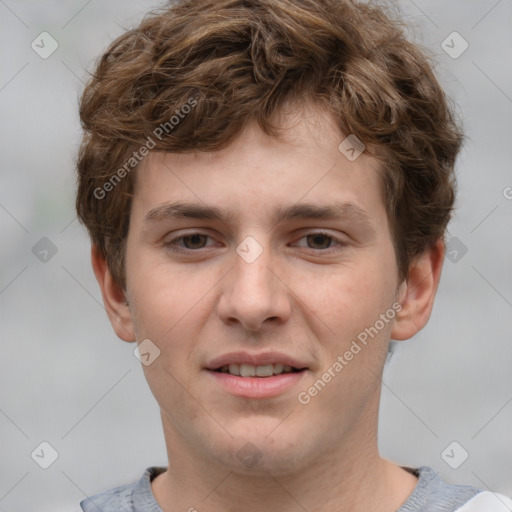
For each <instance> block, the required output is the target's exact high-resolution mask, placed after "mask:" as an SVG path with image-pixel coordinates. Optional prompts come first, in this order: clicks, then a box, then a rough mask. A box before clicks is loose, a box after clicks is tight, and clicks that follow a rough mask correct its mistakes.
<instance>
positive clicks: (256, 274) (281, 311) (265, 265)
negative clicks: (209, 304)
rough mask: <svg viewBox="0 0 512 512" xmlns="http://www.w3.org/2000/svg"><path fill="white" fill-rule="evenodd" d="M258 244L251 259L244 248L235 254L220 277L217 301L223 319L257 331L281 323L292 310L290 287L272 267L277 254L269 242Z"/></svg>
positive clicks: (227, 322) (228, 322)
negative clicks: (271, 324)
mask: <svg viewBox="0 0 512 512" xmlns="http://www.w3.org/2000/svg"><path fill="white" fill-rule="evenodd" d="M241 245H242V244H241ZM261 248H262V249H263V251H262V252H261V254H259V256H258V257H257V258H256V259H254V260H253V261H252V258H246V257H244V254H243V252H240V253H236V254H235V255H234V258H233V269H232V270H231V272H229V273H228V274H227V276H226V278H225V279H223V280H222V283H223V284H222V286H223V288H222V294H221V297H220V299H219V302H218V314H219V316H220V318H221V319H222V321H223V322H225V323H226V324H229V325H235V324H240V325H241V326H242V327H243V328H244V329H246V330H248V331H258V330H260V329H261V328H263V326H264V325H268V324H270V323H275V324H276V325H277V324H282V323H284V322H286V321H287V320H288V318H289V317H290V312H291V304H290V296H289V290H288V288H287V286H286V284H284V282H283V280H282V279H281V278H280V276H279V272H277V271H276V270H275V269H274V268H273V263H274V264H275V260H276V258H275V257H274V256H272V254H271V252H270V250H269V248H268V244H267V245H265V246H263V245H261ZM240 254H241V255H242V256H241V255H240ZM274 266H275V265H274Z"/></svg>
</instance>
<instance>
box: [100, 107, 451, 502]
mask: <svg viewBox="0 0 512 512" xmlns="http://www.w3.org/2000/svg"><path fill="white" fill-rule="evenodd" d="M279 122H280V125H281V126H282V127H283V128H284V129H285V131H284V132H283V138H282V140H279V141H278V140H275V139H272V138H270V137H268V136H267V135H265V134H264V133H263V132H262V131H261V130H260V128H259V127H258V126H257V125H256V124H255V123H249V124H248V125H247V126H246V128H245V129H244V130H243V131H242V132H241V133H240V134H239V136H238V137H237V139H236V140H234V141H233V142H232V143H231V144H230V145H229V146H228V147H227V148H226V149H223V150H221V151H217V152H213V153H206V152H203V153H187V154H169V153H167V154H163V153H160V154H158V153H154V154H151V155H150V156H149V157H147V158H146V159H145V160H144V162H143V163H142V164H141V167H140V168H139V169H138V170H137V172H138V179H137V184H136V187H135V196H134V199H133V202H132V209H131V214H130V228H129V233H128V238H127V248H126V251H127V252H126V275H127V285H126V290H122V289H121V288H120V287H119V286H118V285H117V284H116V283H115V281H114V280H113V278H112V276H111V274H110V272H109V269H108V267H107V265H106V263H105V260H104V259H103V258H102V257H101V255H100V254H99V252H98V251H97V250H96V248H95V247H93V248H92V264H93V268H94V272H95V275H96V278H97V280H98V283H99V285H100V287H101V291H102V295H103V300H104V303H105V307H106V311H107V313H108V315H109V318H110V320H111V323H112V326H113V328H114V330H115V332H116V334H117V335H118V336H119V337H120V338H121V339H123V340H124V341H127V342H133V341H135V340H136V341H137V342H139V343H140V342H141V341H142V340H144V339H146V338H149V339H150V340H152V342H153V343H154V344H155V345H157V346H158V347H159V349H160V351H161V353H160V356H159V357H158V358H156V359H155V360H154V362H152V364H150V365H148V366H143V370H144V372H145V376H146V378H147V381H148V384H149V386H150V388H151V391H152V392H153V394H154V396H155V398H156V400H157V402H158V404H159V406H160V409H161V417H162V424H163V429H164V435H165V440H166V445H167V451H168V458H169V467H168V470H167V471H166V472H165V473H163V474H161V475H159V476H158V477H157V478H156V479H154V480H153V481H152V490H153V494H154V495H155V498H156V500H157V501H158V503H159V505H160V507H161V508H162V510H164V511H165V512H171V511H177V510H189V509H191V508H192V507H195V508H196V509H197V510H208V511H211V512H216V511H219V512H220V511H223V512H225V511H235V510H240V509H241V508H242V507H243V509H244V510H245V511H246V512H252V511H261V510H281V511H285V512H288V511H290V512H291V511H299V510H300V511H303V510H308V511H310V512H314V511H324V512H325V511H335V510H336V511H352V512H354V511H356V512H357V511H363V510H364V511H366V510H371V509H374V510H377V509H378V510H380V511H383V512H386V511H389V512H391V511H395V510H397V509H398V508H399V507H400V506H401V504H403V502H404V501H406V499H407V497H408V496H409V494H410V493H411V492H412V491H413V489H414V486H415V485H416V482H417V479H416V477H415V476H413V475H412V474H411V473H409V472H407V471H405V470H404V469H402V468H400V467H398V466H397V465H395V464H393V463H392V462H390V461H387V460H384V459H382V458H381V457H380V455H379V453H378V446H377V418H378V409H379V400H380V390H381V380H380V378H381V375H382V371H383V366H384V361H385V357H386V353H387V348H388V343H389V340H390V338H393V339H396V340H402V339H407V338H410V337H411V336H413V335H414V334H415V333H416V332H418V331H419V330H420V329H421V328H422V327H423V326H424V325H425V324H426V322H427V320H428V318H429V316H430V313H431V310H432V305H433V301H434V297H435V293H436V290H437V286H438V282H439V278H440V275H441V268H442V262H443V258H444V245H443V243H442V242H441V241H438V242H437V243H436V244H435V245H434V246H432V247H431V248H429V249H428V250H426V251H425V252H424V253H423V254H422V255H420V256H419V257H418V258H417V259H416V260H415V261H414V262H413V263H412V264H411V267H410V271H409V275H408V277H407V279H406V280H405V281H403V282H402V283H400V282H399V280H398V271H397V264H396V257H395V253H394V249H393V244H392V239H391V234H390V229H389V222H388V219H387V216H386V211H385V206H384V201H383V197H382V193H381V186H380V178H379V175H378V164H377V162H376V161H375V160H374V159H373V158H372V157H370V156H369V155H368V154H367V153H363V154H362V155H361V156H360V157H359V158H357V159H356V160H355V161H353V162H350V161H349V160H348V159H347V158H346V157H345V156H344V155H343V154H342V153H341V152H340V151H339V150H338V145H339V144H340V142H341V141H342V140H343V139H344V138H345V135H343V134H341V133H340V131H339V129H338V128H337V127H336V125H335V124H334V121H333V120H332V119H330V118H329V117H328V116H326V115H325V114H322V115H320V112H319V111H318V109H317V110H314V109H313V108H311V109H308V110H300V111H299V110H298V109H290V110H289V111H287V112H286V113H285V111H284V110H283V111H282V113H281V114H280V121H279ZM178 200H179V201H183V202H193V203H195V204H200V205H202V206H204V205H208V206H218V207H223V208H227V209H229V210H232V212H233V216H232V218H230V219H225V220H223V221H222V220H208V219H191V218H181V219H174V218H169V219H164V220H160V221H155V222H145V221H144V217H145V215H146V214H147V213H148V212H149V211H150V210H152V209H154V208H155V207H158V206H160V205H162V204H164V203H166V202H172V201H178ZM335 201H342V202H350V203H353V204H355V205H357V206H358V207H359V208H361V209H362V210H364V212H366V214H367V217H368V219H369V223H368V225H367V224H365V223H363V222H361V221H359V220H357V219H355V218H353V217H350V216H349V217H346V216H345V217H343V218H338V219H292V220H284V221H282V222H279V223H276V222H275V219H274V218H273V215H272V213H273V211H274V208H276V207H280V206H288V205H293V204H296V203H306V202H307V203H311V204H315V205H319V206H323V205H327V204H332V203H334V202H335ZM319 232H323V233H325V236H324V237H320V238H315V237H311V236H307V235H312V234H314V233H319ZM193 233H200V234H204V235H206V236H207V237H199V239H198V238H197V237H196V238H193V239H190V238H189V239H180V238H179V237H183V236H186V235H191V234H193ZM247 236H252V237H253V238H254V239H255V240H256V241H257V242H258V243H259V244H260V246H261V248H262V249H263V252H262V253H261V255H260V256H259V257H258V258H257V259H256V260H255V261H254V262H252V263H247V262H246V261H245V260H244V259H242V258H241V257H240V256H239V255H238V254H237V252H236V247H237V246H238V245H239V244H240V243H241V242H242V241H243V240H244V239H245V238H246V237H247ZM329 237H332V238H329ZM172 241H174V246H178V247H181V248H182V250H183V251H185V252H183V253H177V252H173V251H172V250H171V249H170V248H169V246H166V245H165V244H166V243H167V244H168V243H170V242H172ZM338 241H339V242H338ZM340 242H342V245H339V244H340ZM329 244H330V246H329ZM187 248H188V249H187ZM395 302H399V303H400V304H401V305H402V309H401V311H400V312H399V313H397V314H396V316H395V318H394V319H393V320H392V321H390V322H389V323H387V324H386V325H385V327H384V328H383V329H382V330H381V331H379V333H378V335H377V336H375V337H374V338H373V339H372V340H371V341H370V342H369V343H368V344H367V346H365V347H364V348H363V349H362V350H361V351H360V352H359V353H358V354H357V355H356V356H355V357H354V358H353V359H352V360H351V361H350V362H349V363H348V364H347V365H346V366H345V367H344V368H343V370H342V371H341V372H339V373H337V374H336V377H335V378H333V379H332V380H331V381H330V382H329V383H328V385H326V386H325V388H324V389H323V390H322V391H321V392H320V393H318V394H317V396H315V397H314V398H312V399H311V401H310V403H308V404H307V405H303V404H301V403H299V401H298V400H297V395H298V393H299V392H301V391H304V390H307V389H308V388H309V387H310V386H312V385H313V384H314V382H315V381H317V380H318V379H319V378H321V375H322V374H323V373H324V372H325V371H327V369H328V368H329V367H332V365H333V363H334V362H335V361H336V359H337V357H338V356H339V355H340V354H344V353H345V352H346V351H347V350H348V349H349V348H350V346H351V343H352V341H353V340H355V339H356V337H357V335H358V334H359V333H360V332H361V331H363V330H364V329H365V327H369V326H372V325H374V324H375V322H376V320H378V319H379V315H381V314H383V313H385V312H386V311H387V310H389V309H390V308H391V307H392V304H393V303H395ZM238 350H246V351H249V352H252V353H255V352H257V353H259V352H264V351H267V350H277V351H279V352H283V353H285V354H288V355H291V356H293V357H296V358H299V359H301V360H303V361H306V362H307V366H308V370H307V371H306V372H305V374H304V375H303V377H302V380H301V382H300V384H299V385H297V386H296V387H294V388H293V389H292V390H287V391H286V392H284V393H282V394H281V395H279V396H277V397H273V398H266V399H250V398H242V397H236V396H233V395H230V394H228V393H226V392H225V391H224V390H222V389H221V388H220V387H219V386H218V385H217V384H216V382H215V381H214V380H213V379H212V376H211V374H209V372H208V371H206V370H205V369H204V366H205V364H206V363H207V362H208V361H210V360H211V359H212V358H213V357H217V356H219V355H221V354H225V353H228V352H232V351H238ZM248 442H250V443H252V444H253V445H254V446H255V447H256V449H257V450H258V453H259V454H260V455H261V459H260V460H259V461H258V462H257V464H255V465H254V466H253V467H250V468H248V467H245V466H244V465H243V464H242V463H241V461H240V460H239V458H238V457H237V453H238V451H239V450H240V449H241V448H242V447H243V446H244V445H245V444H246V443H248ZM203 500H204V501H203Z"/></svg>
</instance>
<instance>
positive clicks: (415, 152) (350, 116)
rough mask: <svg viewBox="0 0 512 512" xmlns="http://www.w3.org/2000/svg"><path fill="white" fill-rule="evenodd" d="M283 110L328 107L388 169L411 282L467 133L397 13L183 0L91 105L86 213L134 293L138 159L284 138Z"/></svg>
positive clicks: (157, 18)
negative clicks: (131, 236) (247, 139)
mask: <svg viewBox="0 0 512 512" xmlns="http://www.w3.org/2000/svg"><path fill="white" fill-rule="evenodd" d="M285 102H293V103H296V104H299V105H300V104H302V105H305V104H306V102H307V103H309V104H311V103H312V104H314V105H316V106H318V107H320V108H322V109H324V111H325V112H326V113H330V114H332V115H333V116H334V119H335V120H336V122H337V124H338V126H339V128H340V130H341V132H342V133H344V134H345V135H348V134H354V135H356V137H357V138H359V139H360V140H361V141H363V142H364V144H365V145H366V148H367V151H368V152H369V153H370V154H372V155H373V156H375V157H376V158H378V159H379V161H380V162H381V176H382V187H383V188H382V191H383V194H384V198H385V202H386V210H387V214H388V217H389V221H390V226H391V234H392V238H393V243H394V247H395V252H396V258H397V266H398V272H399V275H400V278H401V279H403V278H405V277H406V276H407V272H408V269H409V266H410V263H411V261H412V260H413V258H414V257H415V256H417V255H419V254H420V253H421V252H423V251H424V250H425V249H426V248H427V247H429V246H430V245H432V244H433V243H435V242H436V240H438V239H439V238H442V237H443V236H444V232H445V229H446V225H447V223H448V221H449V219H450V217H451V214H452V210H453V203H454V195H455V178H454V171H453V167H454V164H455V159H456V156H457V153H458V152H459V150H460V147H461V144H462V138H463V137H462V134H461V131H460V129H459V127H458V126H457V123H456V122H455V119H454V115H453V111H452V109H451V107H450V105H449V101H448V100H447V98H446V96H445V94H444V92H443V90H442V88H441V86H440V85H439V83H438V81H437V79H436V78H435V76H434V73H433V71H432V64H431V61H430V58H429V57H428V56H427V55H426V54H425V52H424V51H423V50H422V49H420V48H419V47H418V45H416V44H414V43H412V42H410V41H408V40H407V38H406V36H405V33H404V27H403V24H402V23H401V22H399V21H398V20H397V19H396V17H395V16H393V15H390V14H389V13H388V12H387V11H386V10H385V9H384V8H383V7H378V6H375V5H369V4H365V3H361V2H356V1H353V0H183V1H180V2H178V3H177V4H175V5H172V6H170V7H166V8H165V9H162V10H160V11H157V12H153V13H151V14H149V15H148V16H147V17H146V18H145V19H144V20H143V21H142V23H141V24H140V25H139V26H138V27H137V28H135V29H133V30H130V31H128V32H126V33H124V34H123V35H121V36H120V37H118V38H117V39H116V40H115V41H114V42H113V43H112V44H111V46H110V47H109V48H108V50H107V51H106V53H105V54H104V55H103V56H102V57H101V59H100V61H99V63H98V65H97V68H96V70H95V72H94V74H93V75H92V78H91V80H90V81H89V83H88V85H87V86H86V88H85V91H84V93H83V97H82V100H81V104H80V117H81V121H82V125H83V129H84V137H83V141H82V145H81V147H80V151H79V156H78V162H77V167H78V191H77V198H76V209H77V213H78V217H79V219H80V221H81V222H82V223H83V224H84V225H85V226H86V227H87V229H88V231H89V234H90V237H91V241H92V243H93V245H95V246H97V248H98V249H99V251H100V253H101V254H102V255H103V256H104V257H105V259H106V261H107V264H108V267H109V269H110V272H111V274H112V276H113V278H114V279H115V281H116V282H117V283H118V284H119V285H120V286H121V287H122V288H123V289H126V276H125V271H124V257H125V241H126V237H127V233H128V227H129V215H130V207H131V198H132V197H133V190H134V180H135V174H136V173H135V172H132V171H135V170H136V167H137V164H138V162H139V161H140V160H141V158H142V157H143V156H144V155H146V154H148V152H149V151H150V150H155V151H169V152H176V153H178V152H190V151H215V150H218V149H222V148H224V147H226V146H227V145H228V144H229V143H230V142H231V141H232V140H233V139H234V138H235V136H236V135H237V134H238V133H239V132H240V131H241V130H242V128H243V127H244V126H245V124H246V123H247V122H248V121H249V120H257V122H258V123H259V126H260V127H261V129H262V130H263V131H264V132H265V133H266V134H268V135H270V136H272V137H279V133H280V129H279V126H276V125H274V124H273V123H272V120H273V119H274V115H275V114H276V113H277V112H278V111H279V109H280V108H281V107H283V105H284V103H285ZM185 106H187V109H186V108H185ZM173 118H174V119H175V120H176V119H178V118H179V122H177V123H176V122H175V120H174V121H173Z"/></svg>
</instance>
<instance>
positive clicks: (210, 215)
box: [144, 201, 375, 231]
mask: <svg viewBox="0 0 512 512" xmlns="http://www.w3.org/2000/svg"><path fill="white" fill-rule="evenodd" d="M273 213H274V214H273V220H274V222H275V223H276V224H278V223H280V222H282V221H285V220H293V219H301V220H307V219H321V220H343V219H352V220H355V221H357V222H360V223H361V224H363V225H364V226H365V227H367V228H368V229H371V230H372V231H375V228H374V226H373V223H372V221H371V219H370V216H369V215H368V213H367V212H366V211H365V210H363V209H362V208H361V207H359V206H357V205H356V204H355V203H350V202H349V203H344V202H340V201H338V202H335V203H333V204H330V205H325V206H324V205H317V204H311V203H299V204H294V205H290V206H281V207H278V208H276V209H275V210H274V212H273ZM235 217H236V214H235V212H233V211H230V210H227V209H225V208H219V207H217V206H205V205H202V204H199V203H184V202H179V201H177V202H170V203H164V204H162V205H159V206H157V207H156V208H153V209H151V210H150V211H149V212H148V213H147V214H146V215H145V217H144V222H145V223H152V222H159V221H163V220H170V219H181V218H187V219H200V220H218V221H222V222H225V223H228V222H230V221H232V220H233V219H234V218H235Z"/></svg>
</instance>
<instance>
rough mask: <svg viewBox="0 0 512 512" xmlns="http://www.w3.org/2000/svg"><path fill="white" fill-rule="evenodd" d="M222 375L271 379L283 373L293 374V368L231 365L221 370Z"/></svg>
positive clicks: (281, 365) (279, 365) (278, 365)
mask: <svg viewBox="0 0 512 512" xmlns="http://www.w3.org/2000/svg"><path fill="white" fill-rule="evenodd" d="M218 371H220V372H221V373H229V374H231V375H237V376H239V377H271V376H272V375H280V374H282V373H291V372H293V367H291V366H289V365H284V364H281V363H278V364H266V365H261V366H254V365H252V364H230V365H229V366H228V365H225V366H223V367H222V368H219V370H218Z"/></svg>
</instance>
